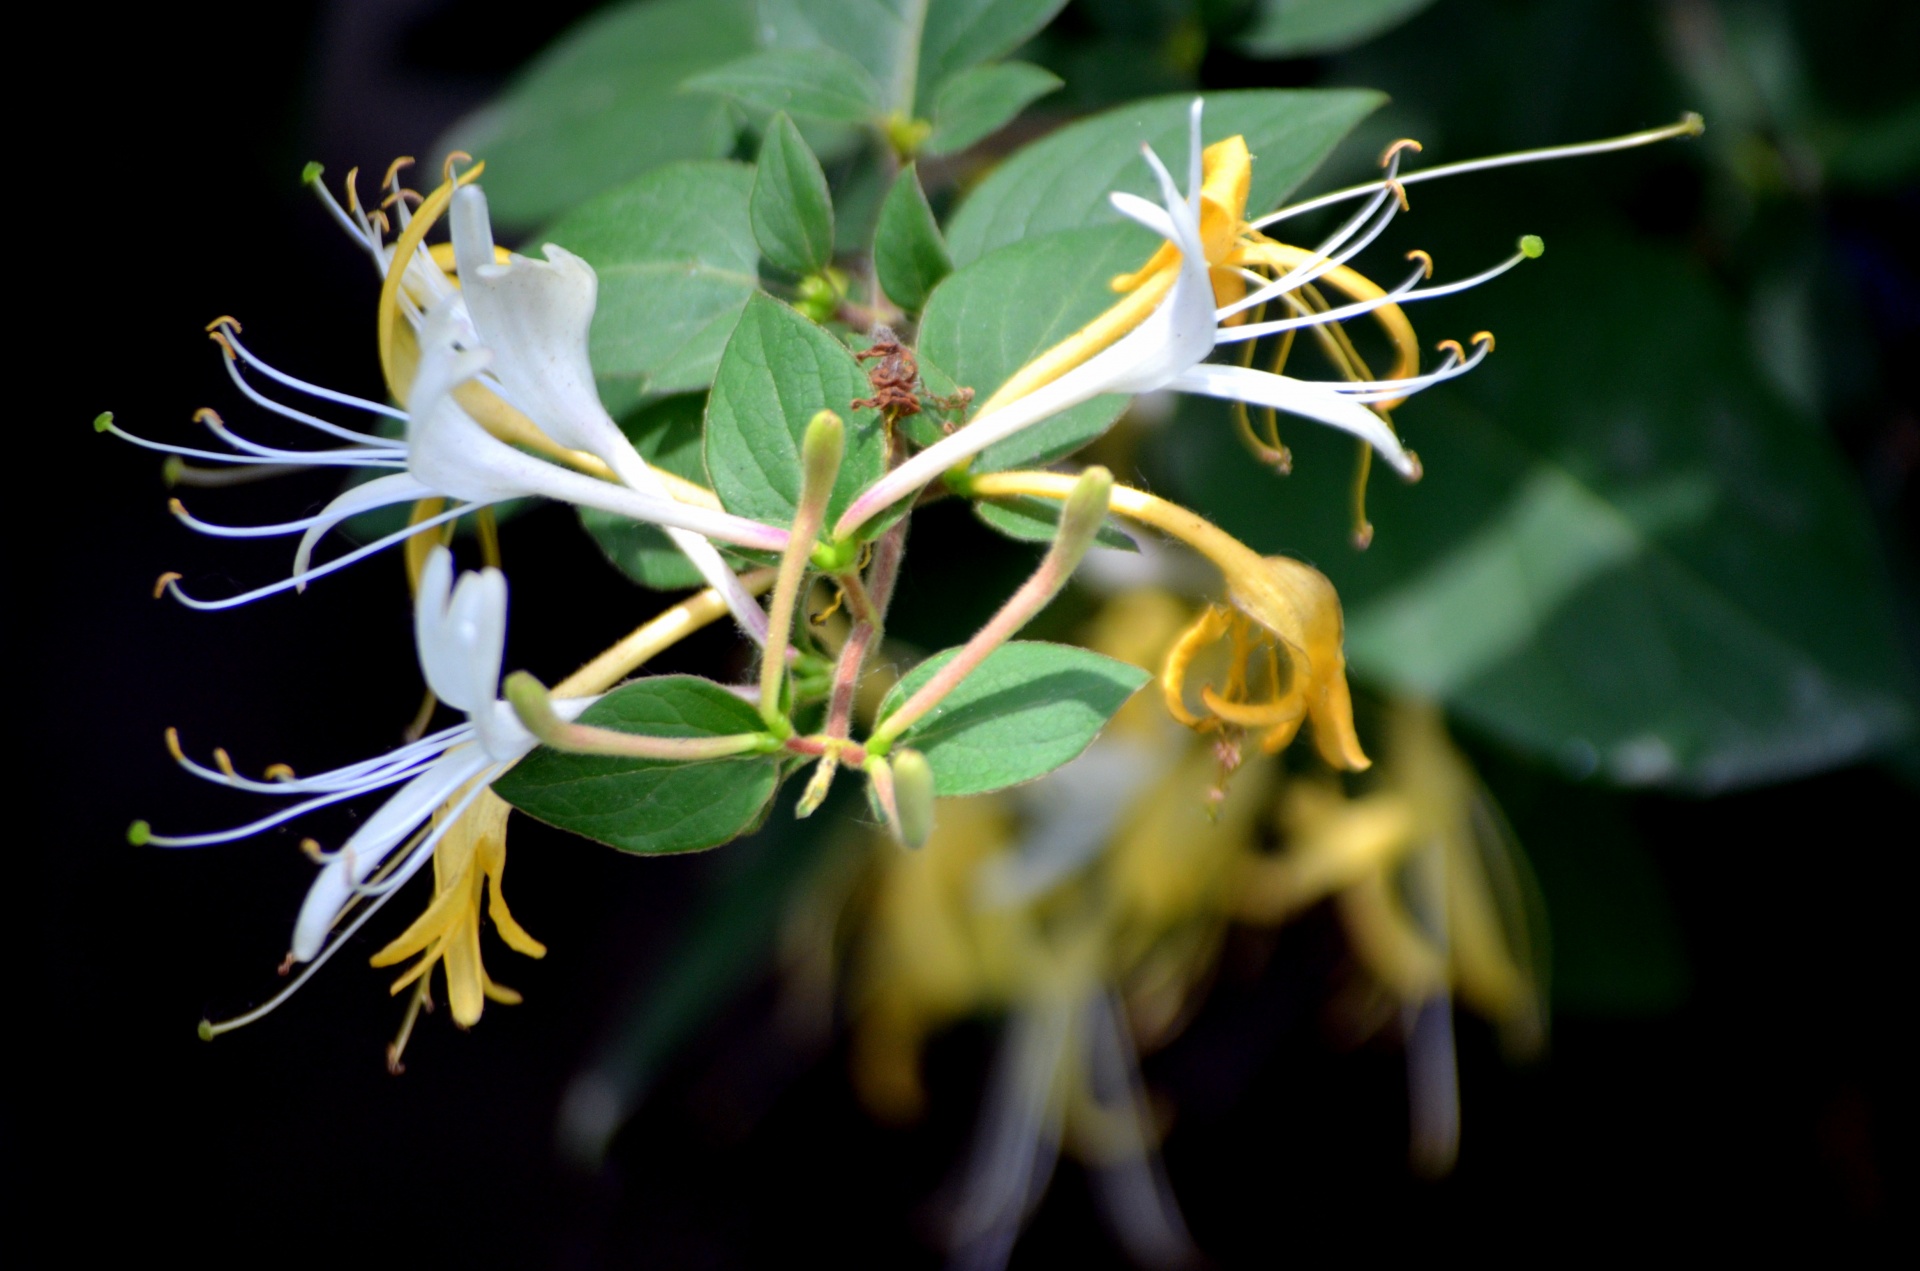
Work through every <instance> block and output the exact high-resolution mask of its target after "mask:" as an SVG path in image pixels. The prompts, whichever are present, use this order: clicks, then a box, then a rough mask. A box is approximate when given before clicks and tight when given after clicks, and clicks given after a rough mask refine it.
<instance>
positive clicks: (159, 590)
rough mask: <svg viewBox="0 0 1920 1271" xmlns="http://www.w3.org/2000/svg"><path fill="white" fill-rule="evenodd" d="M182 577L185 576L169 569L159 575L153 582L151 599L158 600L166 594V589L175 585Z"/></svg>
mask: <svg viewBox="0 0 1920 1271" xmlns="http://www.w3.org/2000/svg"><path fill="white" fill-rule="evenodd" d="M184 577H186V575H185V574H182V573H180V572H179V571H178V570H174V569H169V570H168V571H167V572H166V573H164V574H162V575H160V577H159V578H157V579H155V580H154V584H153V598H154V599H155V600H158V599H160V597H161V596H163V595H165V594H166V592H167V589H168V588H169V587H171V586H173V585H174V584H175V583H177V582H179V581H180V580H181V579H182V578H184Z"/></svg>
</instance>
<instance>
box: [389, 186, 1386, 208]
mask: <svg viewBox="0 0 1920 1271" xmlns="http://www.w3.org/2000/svg"><path fill="white" fill-rule="evenodd" d="M408 199H411V200H413V206H415V207H419V206H420V191H418V190H408V189H404V188H403V189H398V190H395V191H394V192H393V193H392V194H389V195H387V197H386V198H384V199H381V200H380V206H381V207H392V206H393V205H394V204H396V203H402V202H405V201H406V200H408ZM1401 201H1402V202H1405V201H1406V200H1405V199H1402V200H1401Z"/></svg>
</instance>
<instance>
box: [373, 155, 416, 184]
mask: <svg viewBox="0 0 1920 1271" xmlns="http://www.w3.org/2000/svg"><path fill="white" fill-rule="evenodd" d="M412 166H413V156H411V155H404V154H403V155H401V156H400V157H399V158H397V159H395V160H394V161H393V162H392V163H389V164H388V165H387V175H385V176H383V177H381V178H380V188H381V189H393V190H397V189H399V188H400V173H401V171H402V170H403V169H406V168H411V167H412Z"/></svg>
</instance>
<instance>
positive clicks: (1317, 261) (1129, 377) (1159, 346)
mask: <svg viewBox="0 0 1920 1271" xmlns="http://www.w3.org/2000/svg"><path fill="white" fill-rule="evenodd" d="M1201 111H1202V103H1201V102H1200V101H1199V100H1196V101H1195V102H1194V103H1193V107H1192V110H1191V111H1190V113H1189V116H1188V119H1189V124H1188V179H1187V192H1186V194H1185V195H1184V196H1182V195H1181V194H1180V193H1179V191H1178V189H1177V187H1176V186H1175V184H1174V181H1173V178H1172V177H1171V175H1169V173H1168V172H1167V169H1166V166H1165V164H1163V163H1162V162H1161V161H1160V158H1159V156H1158V155H1156V154H1155V153H1154V152H1153V150H1152V148H1151V147H1143V148H1142V149H1143V153H1144V157H1145V159H1146V162H1147V164H1148V166H1149V167H1150V168H1151V169H1152V171H1153V174H1154V177H1155V179H1156V181H1157V182H1158V183H1159V185H1160V190H1161V195H1162V199H1163V202H1162V203H1161V204H1154V203H1151V202H1149V201H1147V200H1145V199H1142V198H1139V197H1137V196H1135V195H1131V194H1124V193H1114V194H1111V195H1109V196H1108V197H1109V199H1110V200H1111V201H1112V203H1113V206H1114V208H1115V209H1116V210H1117V211H1119V212H1120V213H1121V214H1122V215H1124V216H1126V217H1128V218H1130V219H1132V220H1134V221H1136V222H1138V223H1140V224H1141V225H1144V226H1146V227H1147V228H1148V229H1150V230H1152V231H1153V232H1154V233H1156V234H1158V235H1160V237H1161V238H1163V239H1164V240H1165V242H1164V243H1163V244H1162V246H1161V247H1160V248H1159V249H1158V251H1157V252H1156V253H1155V255H1154V256H1153V257H1152V258H1151V259H1150V260H1149V261H1148V262H1147V263H1146V265H1145V266H1143V267H1142V268H1141V269H1140V270H1138V271H1136V272H1134V273H1131V274H1125V275H1122V276H1120V277H1119V278H1116V279H1115V280H1114V287H1115V289H1116V290H1119V291H1121V292H1122V293H1124V294H1123V297H1122V299H1121V300H1120V301H1119V302H1118V303H1116V304H1115V305H1114V306H1113V307H1112V308H1111V309H1108V310H1107V311H1106V312H1105V313H1103V314H1101V315H1100V316H1099V317H1098V318H1095V319H1094V320H1093V321H1092V322H1090V323H1088V324H1087V325H1086V326H1085V327H1083V328H1081V329H1080V330H1079V331H1077V332H1075V333H1074V334H1073V335H1071V336H1069V337H1067V339H1065V340H1063V341H1061V342H1060V343H1059V344H1057V345H1055V346H1054V347H1052V348H1050V349H1048V350H1047V351H1046V352H1044V353H1042V354H1041V355H1040V356H1039V357H1037V358H1035V359H1034V360H1033V361H1032V362H1030V363H1029V364H1028V365H1026V366H1025V367H1023V368H1021V370H1019V371H1017V372H1016V373H1015V374H1014V375H1013V376H1012V377H1011V378H1009V379H1008V380H1007V382H1006V383H1005V384H1003V385H1001V386H1000V388H999V389H998V390H996V391H995V393H994V394H993V396H992V397H990V398H988V399H987V401H986V402H984V403H982V405H981V407H980V409H979V411H978V412H977V413H976V414H975V415H974V417H973V419H972V420H971V421H969V422H968V424H967V425H966V426H965V427H963V428H961V429H960V430H959V431H957V432H955V433H954V434H953V435H952V436H950V437H948V438H946V439H944V440H942V441H940V442H937V443H936V444H934V445H932V446H930V447H928V448H927V449H926V450H924V451H922V452H921V453H920V454H918V455H916V456H914V457H913V458H912V459H910V460H908V461H907V462H906V463H905V464H902V465H901V466H900V467H899V468H896V469H895V470H894V471H893V472H891V473H889V474H887V476H886V477H884V478H882V480H881V481H879V482H877V483H876V484H875V485H874V486H873V487H872V488H871V489H870V490H869V491H868V492H867V493H866V494H864V495H863V496H862V497H861V499H860V500H858V501H856V502H855V503H854V504H853V505H852V506H851V507H849V508H848V510H847V512H846V514H845V515H844V516H843V517H842V518H841V521H840V524H839V525H838V526H836V529H835V532H836V534H838V535H841V536H843V537H844V536H845V535H847V534H849V533H851V532H852V531H853V530H855V529H857V528H858V526H859V525H860V524H862V523H863V522H864V521H865V520H866V519H867V518H868V517H870V516H872V515H873V514H874V513H876V512H878V511H879V510H880V509H881V508H883V507H885V506H887V505H888V504H889V503H891V502H893V501H894V500H895V499H897V498H900V497H902V496H903V495H904V494H906V493H907V492H909V491H911V490H913V489H916V488H918V487H919V486H921V485H924V484H926V483H927V482H928V481H931V480H933V479H934V478H935V477H937V476H939V475H940V474H941V473H942V472H945V471H946V470H948V469H949V468H952V467H954V466H956V465H958V464H960V463H963V462H965V461H966V460H967V459H969V458H971V457H972V456H974V455H976V454H978V453H979V452H980V451H981V450H983V449H985V448H986V447H987V446H989V445H992V444H993V443H994V442H996V441H999V440H1001V439H1003V438H1005V437H1008V436H1011V435H1013V434H1014V433H1016V432H1019V431H1020V430H1022V429H1024V428H1027V427H1030V426H1031V425H1033V424H1036V423H1038V422H1040V421H1041V420H1044V419H1047V418H1050V417H1051V416H1053V415H1056V414H1058V413H1060V412H1061V411H1063V410H1066V409H1067V408H1069V407H1071V406H1074V405H1077V404H1079V403H1080V402H1083V401H1086V400H1088V399H1090V398H1093V397H1097V396H1099V395H1100V394H1102V393H1144V392H1151V391H1154V390H1159V389H1170V390H1173V391H1175V392H1183V393H1195V394H1200V395H1203V396H1208V397H1223V398H1229V399H1233V400H1236V401H1242V402H1251V403H1254V404H1257V405H1261V406H1267V407H1271V408H1274V409H1278V410H1284V411H1288V412H1290V413H1293V414H1298V415H1303V416H1305V417H1307V418H1309V419H1313V420H1316V421H1318V422H1320V423H1324V424H1328V425H1331V426H1332V427H1335V428H1339V429H1341V430H1343V431H1345V432H1349V433H1352V434H1353V435H1355V436H1357V437H1360V438H1361V439H1363V440H1364V441H1366V442H1367V443H1368V444H1369V445H1371V446H1373V447H1374V448H1375V449H1376V450H1377V451H1379V453H1380V454H1381V455H1382V456H1383V457H1384V458H1385V459H1386V460H1387V461H1388V462H1389V463H1391V464H1392V465H1393V466H1394V467H1395V468H1396V469H1397V470H1399V471H1400V472H1401V473H1402V474H1403V475H1406V476H1408V477H1412V476H1415V475H1417V474H1418V471H1419V467H1418V464H1417V462H1416V461H1415V460H1414V459H1413V457H1412V456H1411V455H1409V454H1408V453H1407V451H1406V450H1405V449H1404V447H1402V446H1401V444H1400V441H1399V439H1398V437H1396V436H1395V435H1394V432H1393V429H1392V427H1391V426H1390V425H1389V424H1388V423H1387V422H1386V420H1385V419H1383V418H1382V416H1381V415H1380V414H1378V413H1376V412H1375V411H1374V410H1371V409H1368V406H1369V405H1370V404H1372V403H1378V402H1390V401H1394V400H1398V399H1399V398H1402V397H1405V396H1407V395H1408V394H1410V393H1413V392H1416V391H1418V390H1419V389H1421V388H1424V387H1427V386H1428V385H1430V384H1433V383H1438V382H1439V381H1441V380H1443V379H1447V378H1450V377H1451V376H1453V375H1456V374H1459V373H1460V372H1461V371H1463V370H1465V369H1468V366H1469V365H1470V363H1471V362H1474V361H1477V357H1476V358H1474V359H1468V360H1467V361H1465V362H1463V361H1461V360H1460V359H1459V358H1457V357H1453V356H1450V357H1449V359H1448V360H1447V361H1446V362H1445V363H1444V364H1443V365H1442V367H1441V368H1440V369H1438V370H1435V371H1433V372H1431V373H1429V374H1428V375H1425V376H1420V375H1412V374H1402V375H1398V376H1396V377H1394V378H1391V379H1388V380H1372V379H1371V378H1364V379H1361V380H1359V381H1358V382H1348V383H1319V382H1314V381H1307V380H1300V379H1295V378H1293V377H1290V376H1286V375H1279V374H1276V373H1273V372H1269V371H1260V370H1256V369H1253V368H1251V367H1245V366H1232V365H1218V364H1210V363H1207V362H1205V358H1206V357H1207V355H1208V354H1210V353H1211V352H1212V351H1213V350H1214V348H1215V346H1216V345H1217V344H1219V343H1223V342H1233V341H1238V340H1246V339H1254V338H1258V337H1259V336H1263V335H1271V334H1276V333H1280V332H1284V331H1291V330H1295V329H1298V328H1301V327H1319V326H1323V325H1324V324H1327V323H1337V322H1341V321H1344V320H1346V319H1349V318H1353V317H1358V316H1360V315H1362V314H1367V313H1377V312H1381V311H1384V310H1393V316H1392V317H1390V318H1389V319H1388V325H1389V330H1390V331H1393V332H1398V331H1399V330H1400V329H1401V328H1405V330H1406V335H1407V337H1408V342H1410V337H1411V328H1409V327H1407V326H1406V322H1405V318H1404V315H1400V314H1398V311H1397V309H1396V308H1394V307H1395V306H1397V305H1398V304H1400V303H1402V302H1404V301H1408V300H1414V299H1421V298H1425V297H1430V296H1438V295H1447V294H1451V293H1452V292H1455V291H1460V290H1463V289H1465V288H1467V287H1471V286H1475V285H1477V284H1478V283H1480V282H1484V281H1486V280H1487V279H1488V278H1491V277H1494V276H1496V275H1497V274H1499V273H1501V272H1503V271H1504V270H1505V269H1508V268H1511V267H1512V266H1513V265H1514V264H1516V263H1518V262H1519V260H1521V259H1523V258H1524V257H1525V255H1526V254H1529V253H1527V252H1523V253H1520V254H1517V255H1516V256H1514V257H1513V258H1512V259H1511V260H1509V261H1508V262H1506V263H1505V264H1504V265H1502V266H1500V267H1499V268H1496V269H1494V270H1490V271H1487V272H1486V273H1484V274H1481V275H1478V276H1476V277H1474V278H1470V279H1465V280H1462V281H1460V282H1457V283H1451V284H1446V285H1444V286H1439V287H1430V288H1420V289H1416V286H1415V284H1416V283H1417V282H1418V281H1419V279H1420V278H1421V277H1423V276H1424V272H1425V269H1424V266H1423V269H1422V270H1421V271H1417V272H1416V275H1415V277H1414V278H1412V279H1410V280H1409V281H1408V282H1407V283H1404V284H1402V285H1400V286H1399V287H1396V288H1394V289H1393V290H1392V291H1391V292H1389V291H1385V290H1383V289H1381V288H1379V287H1378V286H1375V285H1374V284H1372V283H1371V282H1369V281H1367V280H1365V279H1363V278H1361V277H1360V276H1359V275H1357V274H1354V273H1353V271H1351V270H1349V269H1347V268H1346V266H1345V263H1344V262H1345V261H1346V260H1347V259H1348V258H1349V257H1351V256H1352V255H1353V254H1355V253H1356V252H1358V251H1359V250H1361V249H1362V248H1364V247H1365V246H1367V245H1368V244H1369V243H1371V242H1372V241H1373V239H1374V238H1376V237H1377V236H1378V235H1379V233H1380V231H1381V230H1383V229H1384V228H1385V227H1386V224H1387V223H1388V221H1390V220H1391V219H1392V216H1393V213H1394V211H1395V210H1396V209H1397V202H1396V200H1395V198H1394V196H1393V194H1392V193H1390V192H1389V188H1383V189H1382V190H1381V191H1380V192H1379V193H1378V194H1376V196H1375V198H1374V200H1373V202H1372V203H1370V204H1369V205H1368V206H1367V207H1366V208H1365V209H1363V211H1362V213H1361V215H1359V216H1356V217H1354V218H1352V219H1351V220H1350V221H1349V222H1348V223H1347V225H1345V226H1344V227H1342V228H1341V230H1339V231H1338V232H1336V233H1335V234H1334V235H1333V236H1332V237H1330V238H1329V239H1328V240H1327V241H1326V242H1324V243H1322V244H1321V245H1320V247H1319V248H1318V249H1317V250H1316V251H1315V252H1312V253H1307V252H1303V251H1301V250H1300V249H1297V248H1284V245H1281V244H1273V243H1270V242H1265V241H1254V236H1252V235H1251V234H1250V231H1249V230H1248V227H1247V226H1246V223H1245V220H1244V217H1245V211H1246V197H1247V190H1248V183H1249V180H1250V176H1251V157H1250V156H1249V155H1248V153H1247V148H1246V143H1245V141H1244V139H1242V138H1239V137H1233V138H1229V139H1228V140H1227V141H1224V142H1220V143H1218V144H1216V145H1214V146H1211V147H1207V148H1205V150H1204V151H1203V149H1202V146H1201V134H1200V122H1201ZM1398 162H1399V151H1398V150H1397V149H1396V150H1395V151H1393V152H1391V153H1390V155H1389V158H1388V164H1389V173H1390V175H1389V182H1388V185H1389V187H1390V188H1391V190H1393V191H1397V189H1398V187H1397V186H1392V185H1391V181H1392V175H1391V174H1392V173H1394V172H1397V167H1398ZM1531 254H1537V252H1533V253H1531ZM1422 259H1423V261H1424V257H1423V258H1422ZM1282 263H1288V264H1290V265H1291V267H1290V268H1287V269H1285V270H1284V271H1283V272H1282V275H1281V276H1280V277H1278V278H1273V279H1267V278H1261V280H1260V281H1261V283H1262V285H1261V286H1260V287H1259V289H1258V290H1256V291H1253V292H1251V293H1249V292H1248V291H1247V288H1246V278H1247V277H1248V276H1249V275H1250V274H1251V271H1252V269H1253V267H1255V266H1256V265H1257V266H1260V267H1264V268H1267V269H1269V270H1276V269H1278V268H1279V267H1280V265H1281V264H1282ZM1255 276H1257V275H1255ZM1321 280H1326V281H1329V282H1330V283H1334V284H1338V285H1340V286H1342V287H1343V288H1346V289H1349V290H1352V291H1354V292H1355V293H1356V294H1359V295H1361V296H1362V297H1363V298H1362V299H1360V300H1357V301H1355V302H1354V303H1353V304H1350V305H1346V306H1342V307H1339V308H1335V309H1332V310H1328V311H1325V312H1320V311H1315V310H1313V309H1311V308H1310V307H1308V306H1307V305H1305V304H1304V303H1302V304H1301V305H1300V307H1301V308H1302V309H1303V310H1304V311H1305V312H1303V313H1301V314H1298V315H1296V316H1294V317H1292V318H1285V319H1276V320H1274V321H1271V322H1259V323H1249V322H1247V321H1245V311H1246V310H1247V309H1248V308H1251V307H1254V306H1257V305H1261V304H1265V303H1267V302H1268V301H1272V300H1276V299H1280V298H1283V297H1287V296H1291V295H1294V294H1295V293H1297V292H1299V291H1300V290H1301V289H1302V288H1305V287H1309V286H1311V285H1312V284H1313V283H1314V282H1316V281H1321ZM1483 351H1484V350H1483ZM1404 360H1405V359H1404V358H1403V362H1404ZM1416 360H1417V355H1416Z"/></svg>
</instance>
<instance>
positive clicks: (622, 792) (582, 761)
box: [493, 675, 780, 855]
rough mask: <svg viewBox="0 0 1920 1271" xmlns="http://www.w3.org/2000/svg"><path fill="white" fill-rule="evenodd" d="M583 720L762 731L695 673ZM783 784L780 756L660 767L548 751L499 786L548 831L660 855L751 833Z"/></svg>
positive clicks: (602, 705)
mask: <svg viewBox="0 0 1920 1271" xmlns="http://www.w3.org/2000/svg"><path fill="white" fill-rule="evenodd" d="M580 722H581V723H584V724H593V725H595V726H597V727H600V728H614V729H618V730H620V731H622V732H629V733H643V734H646V735H648V736H653V737H724V736H730V735H733V734H736V733H754V732H760V731H761V730H762V729H763V728H764V727H765V725H764V724H762V722H761V720H760V713H759V712H758V711H757V710H755V709H754V708H753V706H751V705H750V704H749V703H747V702H745V701H742V700H741V699H740V698H738V697H735V696H734V695H733V694H732V693H730V692H728V691H727V690H726V689H725V688H722V687H721V686H720V685H718V684H715V683H714V682H713V681H711V680H703V679H699V678H698V677H696V676H692V675H663V676H658V677H654V678H651V679H644V680H635V681H634V682H633V683H631V684H626V685H622V686H621V687H620V688H617V689H615V690H614V691H613V692H611V693H609V694H607V695H606V696H605V697H603V698H601V699H600V700H599V701H598V702H595V703H594V704H593V705H592V706H589V707H588V708H587V710H586V713H585V714H583V715H582V716H581V717H580ZM779 781H780V765H779V760H778V758H777V757H776V756H774V755H754V756H748V757H742V758H738V759H714V760H708V761H706V762H704V763H664V762H660V761H658V760H649V759H622V758H615V757H612V756H607V755H566V754H561V753H560V752H559V751H556V750H549V749H547V748H545V747H542V748H540V749H539V750H536V751H534V752H533V753H532V754H531V755H528V756H527V757H526V758H525V759H522V760H521V761H520V762H519V763H517V764H515V765H514V766H513V767H512V768H511V769H509V770H508V772H507V774H506V775H505V776H504V777H502V778H501V779H500V780H498V781H496V782H494V785H493V788H494V792H495V793H497V794H498V795H499V796H500V797H501V798H503V799H505V800H506V801H507V802H508V803H511V804H512V805H513V806H514V807H516V808H519V809H520V810H521V811H522V812H525V813H527V814H528V815H529V816H533V817H537V818H539V819H540V820H542V821H545V822H547V824H549V825H553V826H557V827H559V828H560V829H563V830H568V831H571V832H572V833H575V834H580V835H584V836H585V837H587V838H590V839H592V840H594V841H595V842H597V843H605V844H606V845H607V846H609V847H617V848H619V849H620V850H621V851H623V852H636V853H641V854H644V855H658V854H660V853H664V852H697V851H701V850H703V849H705V848H709V847H718V846H720V844H722V843H725V842H728V841H729V840H731V839H734V838H736V837H738V836H739V835H741V834H744V833H746V832H747V831H748V830H750V829H752V828H753V826H754V825H755V824H756V823H757V822H758V821H759V820H760V818H761V815H762V813H764V812H765V810H766V808H767V805H768V804H769V803H770V802H771V801H772V799H773V792H774V789H775V787H776V786H778V785H779Z"/></svg>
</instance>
